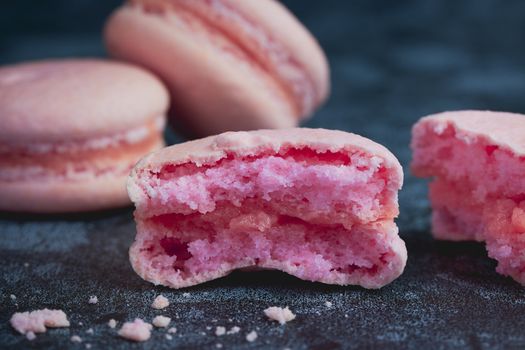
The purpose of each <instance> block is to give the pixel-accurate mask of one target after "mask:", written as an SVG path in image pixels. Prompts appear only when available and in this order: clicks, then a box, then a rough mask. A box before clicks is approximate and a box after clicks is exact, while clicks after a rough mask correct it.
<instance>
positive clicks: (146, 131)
mask: <svg viewBox="0 0 525 350" xmlns="http://www.w3.org/2000/svg"><path fill="white" fill-rule="evenodd" d="M167 108H168V95H167V92H166V90H165V88H164V86H163V85H162V84H161V83H160V81H159V80H158V79H157V78H156V77H154V76H153V75H152V74H150V73H148V72H146V71H144V70H143V69H141V68H137V67H135V66H130V65H128V64H124V63H116V62H111V61H103V60H79V59H77V60H62V61H60V60H59V61H43V62H38V63H26V64H19V65H13V66H8V67H4V68H0V193H2V195H1V196H0V210H8V211H25V212H40V213H52V212H72V211H85V210H99V209H105V208H111V207H118V206H124V205H127V204H128V203H129V199H128V197H127V195H126V190H125V181H126V180H125V179H126V177H127V175H128V173H129V171H130V169H131V168H132V167H133V165H134V164H135V163H136V162H137V160H138V159H140V158H141V157H142V156H143V155H144V154H146V153H148V152H151V151H153V150H156V149H159V148H160V147H162V146H163V140H162V130H163V127H164V123H165V114H166V110H167Z"/></svg>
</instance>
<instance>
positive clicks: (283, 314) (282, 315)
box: [264, 306, 295, 325]
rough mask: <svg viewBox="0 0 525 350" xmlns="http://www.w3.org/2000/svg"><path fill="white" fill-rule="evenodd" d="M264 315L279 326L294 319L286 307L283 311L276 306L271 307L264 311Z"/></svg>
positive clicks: (293, 315)
mask: <svg viewBox="0 0 525 350" xmlns="http://www.w3.org/2000/svg"><path fill="white" fill-rule="evenodd" d="M264 314H265V315H266V317H268V318H269V319H270V320H273V321H277V322H279V324H281V325H283V324H285V323H286V322H290V321H292V320H293V319H295V314H294V313H293V312H292V311H290V309H289V308H288V306H287V307H285V308H284V309H283V308H282V307H278V306H271V307H269V308H267V309H266V310H264Z"/></svg>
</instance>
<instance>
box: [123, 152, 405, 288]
mask: <svg viewBox="0 0 525 350" xmlns="http://www.w3.org/2000/svg"><path fill="white" fill-rule="evenodd" d="M390 171H391V170H389V169H387V168H385V166H384V164H383V161H382V159H381V158H379V157H374V156H368V155H366V154H363V153H358V152H356V153H354V154H353V155H350V156H349V155H346V154H343V153H330V152H327V153H316V152H315V151H313V150H310V149H300V150H298V149H291V150H288V151H286V152H283V153H280V154H271V155H258V156H255V157H248V158H243V159H236V158H226V159H223V160H221V161H220V162H219V163H217V164H214V165H213V166H206V167H197V166H196V165H194V164H191V163H190V164H183V165H170V164H167V165H165V166H164V167H163V168H162V169H160V171H158V172H155V173H152V172H150V171H144V172H143V173H142V174H141V175H139V183H140V186H141V189H142V191H143V193H144V195H145V196H146V197H147V200H145V201H142V202H139V203H136V204H137V211H136V213H135V216H136V219H137V221H138V233H137V238H136V242H135V244H134V247H133V248H132V251H136V252H137V254H138V255H139V257H135V258H132V262H133V263H134V265H135V266H134V267H135V269H136V270H139V271H143V272H144V273H143V275H148V276H150V279H151V280H157V281H158V280H161V281H163V283H164V284H166V285H174V284H176V283H175V282H174V281H179V282H178V283H177V284H180V281H184V280H191V279H193V278H195V277H196V276H199V275H208V274H212V273H214V272H215V271H223V272H225V271H229V270H232V269H235V268H240V267H248V266H259V267H268V268H278V269H281V270H283V271H286V272H288V273H291V274H293V275H296V276H298V277H300V278H303V279H307V280H312V281H325V282H328V283H339V284H357V283H362V284H368V286H369V287H372V288H373V287H377V285H374V283H375V282H374V279H376V281H377V280H381V282H384V281H385V280H388V279H390V280H391V279H393V278H395V277H397V275H395V276H393V273H392V272H391V270H389V269H390V268H391V267H392V266H391V265H392V264H391V262H392V260H393V259H396V258H397V255H396V254H397V253H396V252H394V251H393V250H392V245H393V242H394V240H399V237H397V229H396V228H395V225H394V224H393V222H392V220H393V218H394V217H395V216H397V189H398V187H399V184H398V183H395V182H394V181H391V180H390V179H391V178H394V177H393V176H391V175H392V174H391V173H390ZM383 222H385V225H383V224H382V223H383ZM370 223H377V225H374V224H372V225H371V224H370ZM388 223H390V224H388ZM396 244H398V243H396ZM396 263H397V262H396ZM137 264H138V265H137ZM139 265H140V266H139ZM396 273H399V271H397V272H396ZM364 280H367V281H366V282H363V281H364ZM170 281H171V282H170Z"/></svg>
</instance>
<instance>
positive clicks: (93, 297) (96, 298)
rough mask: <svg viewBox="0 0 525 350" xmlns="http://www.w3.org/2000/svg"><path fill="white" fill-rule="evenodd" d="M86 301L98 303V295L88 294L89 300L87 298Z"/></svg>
mask: <svg viewBox="0 0 525 350" xmlns="http://www.w3.org/2000/svg"><path fill="white" fill-rule="evenodd" d="M88 303H89V304H96V303H98V297H97V296H96V295H92V296H90V297H89V300H88Z"/></svg>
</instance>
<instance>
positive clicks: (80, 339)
mask: <svg viewBox="0 0 525 350" xmlns="http://www.w3.org/2000/svg"><path fill="white" fill-rule="evenodd" d="M71 341H72V342H73V343H82V338H80V337H79V336H78V335H74V336H72V337H71Z"/></svg>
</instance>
